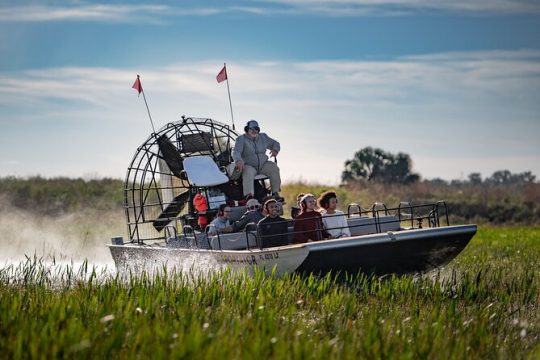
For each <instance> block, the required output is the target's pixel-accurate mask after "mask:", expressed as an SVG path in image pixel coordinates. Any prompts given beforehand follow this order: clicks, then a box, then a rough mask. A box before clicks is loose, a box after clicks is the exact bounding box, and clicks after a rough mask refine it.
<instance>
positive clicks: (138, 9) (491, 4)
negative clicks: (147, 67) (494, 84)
mask: <svg viewBox="0 0 540 360" xmlns="http://www.w3.org/2000/svg"><path fill="white" fill-rule="evenodd" d="M203 4H204V3H203ZM203 4H201V3H196V2H195V3H193V4H190V5H163V4H153V3H152V4H132V3H129V2H128V3H125V4H107V3H103V4H87V3H85V2H82V3H72V4H71V5H56V4H37V5H36V4H33V3H30V4H27V5H20V6H3V7H0V22H47V21H56V22H58V21H85V22H126V23H151V24H165V23H167V21H169V20H172V19H174V18H176V17H184V16H213V15H218V14H223V13H246V14H252V15H261V16H263V15H280V16H283V15H284V16H287V15H291V16H296V15H303V14H317V15H325V16H337V17H342V16H345V17H349V16H373V15H374V16H401V15H411V14H415V13H417V12H419V11H420V12H421V11H445V12H448V11H449V12H459V13H477V14H513V13H526V14H529V13H538V12H540V3H538V2H537V1H534V0H520V1H515V0H475V1H468V0H456V1H447V0H331V1H322V0H262V1H240V2H236V3H235V2H230V3H227V4H226V5H221V6H215V3H213V5H212V6H205V5H203Z"/></svg>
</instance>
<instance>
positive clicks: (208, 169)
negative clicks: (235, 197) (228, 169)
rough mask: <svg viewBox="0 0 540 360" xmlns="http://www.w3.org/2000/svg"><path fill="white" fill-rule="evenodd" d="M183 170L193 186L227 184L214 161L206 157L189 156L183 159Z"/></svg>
mask: <svg viewBox="0 0 540 360" xmlns="http://www.w3.org/2000/svg"><path fill="white" fill-rule="evenodd" d="M184 170H185V171H186V175H187V177H188V180H189V182H190V183H191V185H193V186H204V187H208V186H217V185H221V184H225V183H227V182H229V178H228V177H227V175H225V174H224V173H222V172H221V171H220V170H219V168H218V166H217V164H216V163H215V162H214V160H213V159H212V158H211V157H210V156H208V155H199V156H191V157H188V158H185V159H184Z"/></svg>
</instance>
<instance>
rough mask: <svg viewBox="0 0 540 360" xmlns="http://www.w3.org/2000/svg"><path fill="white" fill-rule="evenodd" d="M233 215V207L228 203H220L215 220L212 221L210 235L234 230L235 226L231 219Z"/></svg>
mask: <svg viewBox="0 0 540 360" xmlns="http://www.w3.org/2000/svg"><path fill="white" fill-rule="evenodd" d="M230 215H231V208H230V207H229V206H227V204H221V205H219V209H218V214H217V216H216V218H215V219H214V220H212V222H211V223H210V225H209V227H210V230H209V231H208V235H212V236H213V235H216V234H225V233H230V232H232V231H233V227H232V225H231V222H230V220H229V216H230Z"/></svg>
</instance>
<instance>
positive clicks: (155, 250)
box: [109, 225, 477, 275]
mask: <svg viewBox="0 0 540 360" xmlns="http://www.w3.org/2000/svg"><path fill="white" fill-rule="evenodd" d="M476 231H477V227H476V225H461V226H448V227H442V228H428V229H414V230H401V231H395V232H387V233H381V234H373V235H363V236H357V237H351V238H344V239H336V240H325V241H318V242H312V243H306V244H299V245H290V246H283V247H278V248H271V249H262V250H261V249H253V250H223V251H219V250H204V249H184V248H170V247H165V246H150V245H138V244H126V245H109V248H110V251H111V254H112V257H113V259H114V261H115V264H116V266H117V268H118V269H119V271H122V270H125V269H128V268H131V269H134V270H137V268H148V267H158V268H159V267H162V266H167V267H175V268H177V269H180V270H190V269H191V268H199V269H200V268H201V267H202V268H209V269H212V268H220V267H224V266H227V267H230V268H231V269H233V270H243V271H245V270H247V271H250V272H251V271H254V269H255V268H259V269H262V270H264V271H266V272H267V273H270V272H272V271H274V272H275V273H276V274H283V273H291V272H299V273H303V274H306V273H315V274H325V273H328V272H332V273H344V272H346V273H358V272H363V273H366V274H376V275H385V274H408V273H422V272H427V271H430V270H433V269H435V268H437V267H440V266H444V265H446V264H448V263H449V262H450V261H451V260H452V259H454V258H455V257H456V256H457V255H458V254H459V253H460V252H461V251H462V250H463V249H464V248H465V246H467V244H468V243H469V241H470V240H471V238H472V237H473V236H474V235H475V233H476Z"/></svg>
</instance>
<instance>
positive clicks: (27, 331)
mask: <svg viewBox="0 0 540 360" xmlns="http://www.w3.org/2000/svg"><path fill="white" fill-rule="evenodd" d="M539 240H540V228H489V227H488V228H481V229H480V231H479V233H478V235H477V236H476V237H475V238H474V239H473V241H472V242H471V244H470V245H469V246H468V247H467V248H466V249H465V251H464V252H463V253H462V254H461V255H460V256H459V257H458V258H457V259H456V260H455V261H453V262H452V263H451V264H450V265H449V266H447V267H446V268H444V269H440V270H439V271H437V272H435V273H430V274H426V275H423V276H402V277H396V276H390V277H384V278H381V277H369V276H366V275H363V274H358V275H356V276H348V277H345V278H344V277H339V278H338V277H336V276H334V275H327V276H324V277H316V276H304V277H302V276H299V275H295V274H293V275H287V276H283V277H276V276H273V275H270V276H266V275H265V274H264V273H262V272H257V273H255V275H254V276H242V275H235V274H232V273H230V272H229V271H227V270H222V271H219V272H217V273H214V274H211V275H208V274H204V273H197V272H195V271H192V272H188V273H177V272H174V271H168V270H166V269H162V270H161V271H156V272H153V273H144V272H143V273H139V274H129V275H127V276H119V275H117V274H115V273H114V272H113V271H111V270H110V269H98V268H96V267H94V266H92V265H91V264H89V263H87V262H84V263H82V265H77V266H76V265H62V264H58V263H55V262H54V261H52V262H45V261H44V260H43V259H40V258H36V257H28V258H27V259H26V261H24V262H22V263H20V264H15V265H10V266H6V267H4V268H2V269H1V270H0V349H2V357H3V358H74V357H76V358H108V357H112V358H135V357H141V358H165V357H167V358H206V359H210V358H211V359H215V358H218V359H219V358H223V359H225V358H226V359H230V358H315V359H328V358H355V359H356V358H407V359H411V358H414V359H417V358H430V359H432V358H444V359H448V358H469V357H472V358H527V357H528V358H538V356H539V355H540V345H539V336H540V326H539V324H540V311H539V307H540V302H539V300H540V296H539V294H540V293H539V286H540V280H539V279H540V275H539V271H538V268H539V259H540V241H539Z"/></svg>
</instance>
